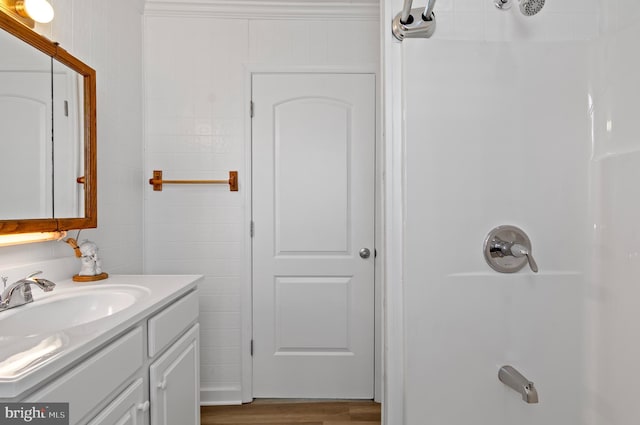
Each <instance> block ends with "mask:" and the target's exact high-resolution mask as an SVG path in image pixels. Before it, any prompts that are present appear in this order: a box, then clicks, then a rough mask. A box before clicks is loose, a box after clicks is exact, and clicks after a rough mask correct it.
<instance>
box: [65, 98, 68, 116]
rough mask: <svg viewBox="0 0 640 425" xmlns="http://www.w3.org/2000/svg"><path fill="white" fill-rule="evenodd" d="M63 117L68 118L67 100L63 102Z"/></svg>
mask: <svg viewBox="0 0 640 425" xmlns="http://www.w3.org/2000/svg"><path fill="white" fill-rule="evenodd" d="M64 116H65V117H68V116H69V101H68V100H65V101H64Z"/></svg>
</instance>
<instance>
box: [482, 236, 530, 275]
mask: <svg viewBox="0 0 640 425" xmlns="http://www.w3.org/2000/svg"><path fill="white" fill-rule="evenodd" d="M484 258H485V260H486V261H487V264H489V266H491V268H492V269H494V270H495V271H497V272H500V273H515V272H517V271H519V270H521V269H522V268H523V267H524V266H526V265H527V263H528V264H529V267H530V268H531V271H532V272H534V273H537V272H538V264H536V261H535V260H534V259H533V255H532V254H531V241H530V240H529V237H528V236H527V234H526V233H525V232H524V231H523V230H522V229H519V228H517V227H515V226H498V227H496V228H495V229H493V230H492V231H491V232H489V234H488V235H487V237H486V238H485V240H484Z"/></svg>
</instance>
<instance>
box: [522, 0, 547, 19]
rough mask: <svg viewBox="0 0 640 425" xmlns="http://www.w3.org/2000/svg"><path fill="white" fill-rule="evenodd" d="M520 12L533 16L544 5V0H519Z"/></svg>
mask: <svg viewBox="0 0 640 425" xmlns="http://www.w3.org/2000/svg"><path fill="white" fill-rule="evenodd" d="M519 1H520V12H522V14H523V15H524V16H533V15H535V14H536V13H538V12H540V11H541V10H542V8H543V7H544V2H545V0H519Z"/></svg>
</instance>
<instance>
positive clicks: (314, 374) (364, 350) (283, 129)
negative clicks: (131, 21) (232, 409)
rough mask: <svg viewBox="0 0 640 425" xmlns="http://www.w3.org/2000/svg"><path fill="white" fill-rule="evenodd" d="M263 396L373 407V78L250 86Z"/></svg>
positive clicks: (258, 365) (326, 77)
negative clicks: (364, 401) (367, 253)
mask: <svg viewBox="0 0 640 425" xmlns="http://www.w3.org/2000/svg"><path fill="white" fill-rule="evenodd" d="M252 98H253V101H254V105H255V106H254V111H255V116H254V118H253V121H252V158H253V184H252V190H253V196H252V198H253V221H254V223H255V235H254V240H253V300H254V306H253V315H254V324H253V329H254V372H253V373H254V375H253V378H254V383H253V384H254V387H253V390H254V396H255V397H309V398H336V397H337V398H340V397H342V398H371V397H373V354H374V353H373V350H374V347H373V344H374V341H373V330H374V315H373V312H374V258H373V257H370V258H361V257H360V256H359V255H358V251H359V250H360V249H361V248H364V247H366V248H369V249H370V250H371V251H373V249H374V193H375V191H374V173H375V168H374V167H375V80H374V76H373V75H370V74H257V75H254V76H253V79H252Z"/></svg>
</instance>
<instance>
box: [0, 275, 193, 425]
mask: <svg viewBox="0 0 640 425" xmlns="http://www.w3.org/2000/svg"><path fill="white" fill-rule="evenodd" d="M200 279H201V277H200V276H152V275H148V276H138V275H135V276H133V275H132V276H125V275H122V276H112V277H110V278H109V279H108V280H106V281H103V282H104V283H98V284H96V283H92V284H84V285H82V284H77V283H74V282H72V281H71V280H69V281H64V282H58V283H57V286H56V288H55V290H54V291H52V292H50V293H47V294H45V293H42V292H40V291H38V289H35V288H34V289H33V293H34V298H35V301H34V302H33V303H31V304H28V305H25V306H21V307H16V308H14V309H11V310H13V311H11V310H7V311H3V312H0V402H17V401H20V402H33V403H53V402H63V403H69V424H72V425H73V424H91V425H98V424H100V425H109V424H114V425H115V424H119V425H121V424H131V425H133V424H136V425H140V424H151V425H176V424H180V425H191V424H199V423H200V412H199V391H200V388H199V359H198V356H199V332H198V330H199V325H198V297H197V286H196V285H197V282H198V280H200ZM23 323H24V326H22V327H21V324H23Z"/></svg>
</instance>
